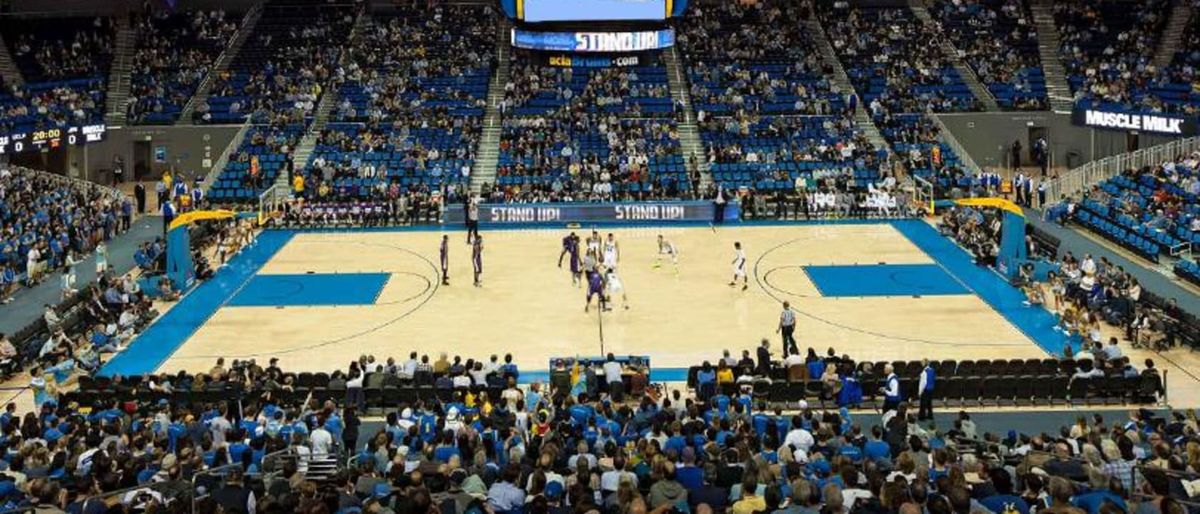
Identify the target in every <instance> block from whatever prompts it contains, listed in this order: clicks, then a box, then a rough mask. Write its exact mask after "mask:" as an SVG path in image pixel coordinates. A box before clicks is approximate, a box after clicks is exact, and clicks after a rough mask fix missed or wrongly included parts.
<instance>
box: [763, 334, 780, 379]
mask: <svg viewBox="0 0 1200 514" xmlns="http://www.w3.org/2000/svg"><path fill="white" fill-rule="evenodd" d="M784 355H787V354H786V350H785V353H784ZM757 356H758V366H757V368H758V371H757V373H758V374H759V375H761V376H763V377H770V376H771V341H769V340H767V338H765V337H764V338H763V340H762V344H760V345H758V355H757Z"/></svg>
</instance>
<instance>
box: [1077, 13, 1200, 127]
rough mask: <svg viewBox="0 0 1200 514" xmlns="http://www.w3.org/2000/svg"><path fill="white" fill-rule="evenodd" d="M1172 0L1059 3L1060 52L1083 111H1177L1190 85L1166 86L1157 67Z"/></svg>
mask: <svg viewBox="0 0 1200 514" xmlns="http://www.w3.org/2000/svg"><path fill="white" fill-rule="evenodd" d="M1169 12H1170V8H1169V2H1168V1H1167V0H1148V1H1113V2H1100V3H1097V2H1086V1H1082V0H1072V1H1065V2H1055V3H1054V21H1055V24H1056V25H1057V26H1058V32H1059V38H1060V41H1061V43H1060V44H1061V47H1060V49H1059V54H1060V56H1061V57H1062V60H1063V65H1064V66H1065V67H1066V70H1067V81H1068V82H1069V83H1070V86H1071V91H1072V92H1073V93H1074V95H1075V99H1076V105H1078V106H1080V107H1102V108H1105V109H1109V110H1118V111H1120V110H1124V111H1161V110H1177V109H1179V108H1180V105H1181V102H1182V103H1184V104H1186V103H1190V99H1189V96H1190V95H1188V94H1187V93H1188V92H1189V91H1190V87H1183V86H1181V85H1179V84H1170V83H1160V81H1159V79H1158V77H1157V75H1158V72H1157V70H1156V69H1155V67H1154V65H1153V59H1154V50H1155V48H1157V43H1158V35H1159V33H1160V32H1161V31H1162V29H1163V27H1164V26H1165V24H1166V17H1167V14H1168V13H1169Z"/></svg>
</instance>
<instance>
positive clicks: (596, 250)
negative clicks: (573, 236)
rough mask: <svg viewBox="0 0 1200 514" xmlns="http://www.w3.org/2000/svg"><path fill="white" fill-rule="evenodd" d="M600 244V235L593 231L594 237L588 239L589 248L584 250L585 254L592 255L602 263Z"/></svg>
mask: <svg viewBox="0 0 1200 514" xmlns="http://www.w3.org/2000/svg"><path fill="white" fill-rule="evenodd" d="M600 242H601V240H600V233H599V232H596V231H595V230H593V231H592V235H590V236H588V238H587V248H586V249H585V250H584V253H586V254H588V255H591V256H592V257H593V258H594V259H596V261H597V262H599V261H600Z"/></svg>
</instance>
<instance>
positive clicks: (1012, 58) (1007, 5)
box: [930, 0, 1047, 111]
mask: <svg viewBox="0 0 1200 514" xmlns="http://www.w3.org/2000/svg"><path fill="white" fill-rule="evenodd" d="M930 11H931V12H932V13H933V14H935V15H936V16H938V18H939V20H940V21H941V24H942V29H943V30H944V31H945V33H946V35H947V36H949V37H950V40H951V41H952V42H953V43H954V45H955V46H956V47H957V48H958V49H959V51H961V52H962V53H963V61H964V62H966V63H967V65H969V66H970V67H971V69H972V70H974V71H975V74H976V75H978V76H979V80H980V81H982V82H983V84H984V85H985V86H987V88H988V90H989V91H990V92H991V93H992V96H994V97H995V98H996V102H997V103H998V104H1000V106H1001V107H1003V108H1006V109H1015V110H1028V111H1038V110H1045V109H1046V105H1047V104H1046V80H1045V77H1044V75H1043V73H1042V69H1041V65H1040V63H1039V59H1038V41H1037V32H1036V31H1035V29H1034V23H1033V16H1032V15H1031V14H1030V12H1029V10H1028V8H1026V6H1025V2H1023V1H1021V0H971V1H940V2H938V4H937V5H935V6H934V7H933V8H932V9H930Z"/></svg>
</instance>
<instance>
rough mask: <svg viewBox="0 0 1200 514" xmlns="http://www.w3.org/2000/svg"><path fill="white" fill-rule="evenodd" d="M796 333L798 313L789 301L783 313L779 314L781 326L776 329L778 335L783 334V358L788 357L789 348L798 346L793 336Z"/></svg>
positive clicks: (786, 302)
mask: <svg viewBox="0 0 1200 514" xmlns="http://www.w3.org/2000/svg"><path fill="white" fill-rule="evenodd" d="M795 332H796V311H793V310H792V305H791V303H789V302H788V301H787V300H784V302H783V312H780V313H779V326H778V327H776V328H775V333H776V334H783V354H782V355H781V356H782V357H783V358H785V359H786V358H787V356H788V348H792V347H794V346H796V338H795V337H793V334H794V333H795Z"/></svg>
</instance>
